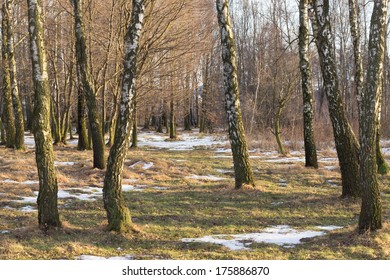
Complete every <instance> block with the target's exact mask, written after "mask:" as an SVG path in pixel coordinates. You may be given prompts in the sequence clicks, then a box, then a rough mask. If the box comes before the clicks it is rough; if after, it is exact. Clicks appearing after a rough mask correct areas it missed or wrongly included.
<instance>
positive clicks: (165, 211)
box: [0, 147, 390, 259]
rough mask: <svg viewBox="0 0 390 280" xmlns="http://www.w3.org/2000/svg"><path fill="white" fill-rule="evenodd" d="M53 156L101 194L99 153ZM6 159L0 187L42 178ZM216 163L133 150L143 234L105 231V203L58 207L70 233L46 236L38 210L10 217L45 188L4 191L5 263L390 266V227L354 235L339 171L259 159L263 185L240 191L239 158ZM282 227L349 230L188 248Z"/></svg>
mask: <svg viewBox="0 0 390 280" xmlns="http://www.w3.org/2000/svg"><path fill="white" fill-rule="evenodd" d="M55 149H56V151H55V154H56V160H58V161H71V162H75V163H76V164H75V165H73V166H59V167H57V170H58V174H59V176H58V177H59V185H60V188H64V189H67V188H75V187H83V186H91V185H92V186H101V184H102V182H103V176H104V172H103V171H99V170H95V169H92V167H91V164H92V162H91V160H90V159H91V156H92V152H91V151H85V152H78V151H76V150H75V149H74V148H71V147H56V148H55ZM0 153H1V154H2V158H1V159H0V161H1V162H0V181H1V180H4V179H7V178H8V179H13V180H16V181H19V182H22V181H25V180H37V175H36V172H35V165H34V154H33V153H32V152H31V150H29V151H27V152H21V153H19V152H14V151H12V150H8V149H4V148H3V147H1V148H0ZM216 155H220V154H217V153H215V151H214V150H212V149H208V150H200V149H196V150H193V151H168V150H148V149H146V148H138V149H136V150H131V151H129V153H128V159H127V160H126V164H125V168H124V178H126V179H137V181H136V182H134V183H129V184H138V185H146V186H147V187H146V188H145V190H144V191H133V192H124V197H125V200H126V202H127V204H128V207H129V209H130V212H131V214H132V219H133V221H134V223H135V224H136V225H137V226H138V228H139V229H140V233H138V234H126V235H120V234H116V233H111V232H107V231H105V224H106V216H105V211H104V209H103V202H102V200H101V199H98V200H96V201H80V200H74V199H73V200H60V203H59V205H60V207H61V208H60V215H61V220H62V221H63V228H62V229H61V230H58V231H52V232H49V233H47V234H44V233H42V232H41V231H40V230H38V228H37V213H36V212H26V213H24V212H21V211H17V210H12V209H4V207H5V206H7V205H9V206H12V207H16V205H15V204H14V203H10V202H9V200H12V199H14V198H15V197H18V196H29V195H30V194H31V193H32V191H34V190H37V186H36V185H32V186H26V185H23V186H22V185H17V184H15V185H12V184H4V183H0V193H4V195H0V220H1V223H0V231H2V230H9V231H10V233H6V234H0V259H75V258H76V257H77V256H79V255H82V254H90V255H99V256H121V255H126V254H129V255H133V256H134V258H135V259H390V250H389V248H390V226H389V223H385V224H384V228H383V230H381V231H379V232H377V233H373V234H368V235H358V234H357V233H356V225H357V221H358V214H359V211H360V201H359V200H355V201H353V200H343V199H340V198H339V196H340V194H341V188H340V177H339V176H340V175H339V172H338V171H328V170H324V169H320V170H314V169H306V168H304V167H303V164H302V163H299V162H297V163H293V164H281V163H269V162H264V160H263V159H261V158H260V159H259V158H254V159H253V160H252V165H253V168H254V170H255V180H256V187H255V188H250V187H246V188H244V189H242V190H236V189H234V180H233V177H232V176H233V175H232V173H224V174H222V173H220V172H218V171H217V169H223V170H232V162H231V159H229V158H215V156H216ZM223 155H225V154H223ZM227 155H228V154H227ZM255 155H260V154H259V153H256V154H255ZM137 161H142V162H153V166H152V167H151V168H150V169H146V170H145V169H143V168H142V164H140V165H137V166H135V167H134V168H130V166H131V165H132V164H133V163H135V162H137ZM190 175H202V176H209V175H212V176H218V177H223V178H225V180H221V181H206V180H197V179H191V178H186V177H188V176H190ZM329 180H330V181H331V182H333V183H334V184H336V185H338V186H334V185H332V184H330V183H329V182H328V181H329ZM380 181H381V186H382V193H383V196H382V201H383V210H384V213H383V214H384V220H385V221H388V220H389V207H390V188H389V176H380ZM154 187H164V188H167V189H166V190H159V189H155V188H154ZM31 205H33V204H31ZM23 206H24V205H23ZM274 225H289V226H292V227H294V228H297V229H314V228H315V227H316V226H327V225H336V226H342V227H343V228H342V229H339V230H335V231H332V232H330V233H329V234H326V235H325V236H321V237H316V238H312V239H308V240H304V242H303V243H302V244H300V245H297V246H295V247H293V248H285V247H281V246H277V245H272V244H263V243H253V244H251V245H250V246H249V247H250V250H243V251H230V250H229V249H228V248H225V247H223V246H220V245H213V244H209V243H184V242H181V239H182V238H194V237H203V236H206V235H213V234H240V233H251V232H259V231H261V230H262V229H264V228H266V227H269V226H274Z"/></svg>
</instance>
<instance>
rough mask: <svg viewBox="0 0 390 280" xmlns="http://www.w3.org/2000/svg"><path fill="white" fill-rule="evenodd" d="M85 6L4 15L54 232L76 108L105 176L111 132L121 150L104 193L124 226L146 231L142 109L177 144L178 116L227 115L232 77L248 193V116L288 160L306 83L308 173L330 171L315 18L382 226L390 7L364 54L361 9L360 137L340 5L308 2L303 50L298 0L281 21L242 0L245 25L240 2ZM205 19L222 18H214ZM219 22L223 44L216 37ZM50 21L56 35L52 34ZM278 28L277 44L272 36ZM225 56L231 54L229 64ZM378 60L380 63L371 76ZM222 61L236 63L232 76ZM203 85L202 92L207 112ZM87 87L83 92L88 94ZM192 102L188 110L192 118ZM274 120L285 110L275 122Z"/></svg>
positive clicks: (376, 15)
mask: <svg viewBox="0 0 390 280" xmlns="http://www.w3.org/2000/svg"><path fill="white" fill-rule="evenodd" d="M83 2H84V1H82V0H72V1H70V2H67V1H58V3H57V4H58V5H59V7H58V6H56V4H54V2H52V1H49V2H48V3H47V5H46V6H43V5H42V2H41V0H28V1H27V7H25V8H24V9H23V4H22V3H15V2H14V1H12V0H5V1H4V4H3V8H2V15H3V16H2V58H3V59H2V61H3V94H2V103H3V106H2V120H3V123H4V133H2V135H4V136H5V142H6V145H7V147H9V148H12V147H15V148H17V149H23V143H24V141H23V135H24V126H25V125H24V123H23V122H24V117H23V110H24V111H25V115H27V122H26V126H27V127H28V128H31V129H32V131H33V133H34V138H35V142H36V160H37V166H38V174H39V181H40V190H39V196H38V219H39V225H40V227H41V228H43V229H48V228H50V227H59V226H60V224H61V223H60V220H59V215H58V210H57V190H58V187H57V180H56V175H55V171H54V170H55V169H54V161H53V147H52V142H53V141H52V138H54V143H55V144H59V143H65V142H66V136H67V134H68V132H70V133H72V118H71V115H72V114H74V113H73V112H72V108H73V109H74V108H75V107H76V106H75V104H77V132H78V134H79V142H78V149H79V150H83V149H87V148H89V147H91V146H92V148H93V167H95V168H100V169H104V168H106V158H105V152H104V151H105V135H106V134H108V135H109V141H108V144H109V146H111V149H110V155H109V157H108V165H107V171H106V176H105V181H104V188H103V193H104V205H105V209H106V212H107V217H108V223H109V228H110V229H111V230H115V231H129V230H132V229H133V225H132V223H131V218H130V213H129V211H128V209H127V207H126V206H125V203H124V201H123V198H122V194H121V174H122V169H123V163H124V159H125V157H126V153H127V149H128V147H129V145H130V138H132V146H133V147H136V146H137V134H136V133H137V121H138V119H139V115H140V112H139V110H138V109H140V108H143V112H142V116H143V117H144V119H145V121H144V126H145V128H147V127H148V126H149V125H150V124H151V123H152V124H154V125H155V126H156V128H157V130H159V131H162V129H163V126H166V131H167V132H169V135H170V137H171V138H175V137H176V123H177V120H176V117H177V115H179V114H178V111H180V112H181V117H182V119H183V123H184V124H185V128H186V129H191V127H192V126H193V125H197V126H199V127H200V131H203V132H206V131H212V130H213V123H215V122H216V119H215V115H216V114H215V109H214V112H213V110H211V108H212V107H214V108H215V106H213V105H214V104H217V103H218V102H217V101H216V100H215V98H213V94H212V93H213V92H214V91H218V90H219V89H220V88H221V83H219V81H220V80H223V87H224V97H225V98H224V104H225V111H226V113H227V120H228V121H227V127H228V133H229V139H230V142H231V147H232V153H233V163H234V171H235V182H236V188H241V187H242V186H243V185H244V184H249V185H254V180H253V173H252V170H251V166H250V163H249V156H248V150H247V141H246V137H245V132H244V129H245V128H244V127H245V125H244V124H245V120H248V119H249V120H250V121H249V125H246V127H247V129H249V131H250V132H252V129H253V128H258V126H259V120H261V122H265V123H269V124H268V125H270V126H271V127H272V132H273V134H274V135H275V137H276V141H277V143H278V147H279V151H280V153H281V154H285V153H286V151H285V149H284V147H283V144H282V141H281V120H282V112H283V109H284V108H285V107H286V104H287V102H288V101H289V100H291V98H292V96H293V93H294V92H296V91H297V89H298V88H299V87H298V85H299V83H298V81H299V78H300V79H301V81H302V83H301V85H302V93H303V106H302V107H303V120H304V122H303V131H304V143H305V152H306V166H310V167H315V168H316V167H318V163H317V156H316V145H315V140H314V132H313V131H314V116H315V113H314V103H313V99H314V91H313V84H314V82H313V81H314V78H313V75H312V71H311V68H312V66H311V65H312V64H311V61H312V60H313V59H312V58H311V57H312V56H313V50H311V47H310V40H309V38H310V37H309V29H310V28H309V20H310V22H311V26H312V30H313V32H312V33H313V38H314V42H315V45H316V47H317V53H318V61H319V72H320V73H321V77H322V80H323V85H322V86H321V91H322V92H323V93H324V95H325V96H326V98H327V102H328V108H329V117H330V121H331V123H332V128H333V133H334V139H335V145H336V150H337V154H338V157H339V163H340V169H341V176H342V186H343V188H342V196H343V197H358V196H362V199H363V203H362V211H361V216H360V217H361V219H360V222H359V229H360V230H361V231H362V232H364V231H366V230H375V229H378V228H380V227H381V206H380V205H381V204H380V195H379V187H378V183H377V179H376V176H377V175H376V171H377V166H379V170H384V169H386V168H385V167H383V166H384V165H383V164H384V163H385V162H384V160H383V159H382V158H381V154H380V149H379V139H380V138H379V135H380V133H379V128H380V111H381V110H380V109H381V99H380V96H381V93H382V91H383V90H382V89H383V88H384V83H383V64H384V54H385V51H384V49H385V33H386V17H387V14H386V13H387V2H386V1H384V0H376V1H374V6H373V14H372V15H373V16H372V19H371V25H370V26H371V29H370V32H369V40H368V45H367V48H363V51H362V49H361V46H362V42H360V40H361V36H360V34H359V32H360V30H362V28H361V26H360V21H359V19H360V10H359V9H358V7H359V5H358V3H356V2H355V1H353V0H350V1H349V7H350V30H351V32H350V33H351V37H352V38H353V44H352V46H353V56H354V61H355V63H354V64H355V71H354V73H355V79H354V82H355V84H356V85H355V86H354V89H355V92H356V93H357V97H358V98H356V99H357V100H358V101H359V102H358V103H357V104H358V105H359V107H358V108H359V110H358V111H359V118H360V123H359V124H360V126H359V127H360V133H359V141H358V139H357V137H355V134H354V131H353V129H352V125H351V124H350V122H349V120H348V114H347V112H348V110H347V109H346V102H345V100H346V99H345V97H346V93H343V91H342V90H341V87H340V84H341V82H342V81H343V80H341V82H340V73H341V72H340V66H339V65H338V63H337V55H336V52H335V49H336V47H335V46H336V45H338V44H339V43H340V42H341V41H340V42H335V40H334V32H333V30H332V25H333V23H334V22H335V19H333V18H332V8H333V9H334V6H333V7H332V6H331V5H330V1H329V0H326V1H325V0H321V1H320V0H314V1H309V0H300V2H299V15H300V16H299V25H300V26H299V36H297V37H298V41H299V44H298V52H297V51H296V48H295V47H293V41H294V39H293V38H294V35H293V31H292V30H293V23H294V21H293V20H292V18H291V16H290V15H289V13H288V8H287V2H286V1H279V0H272V1H271V5H270V8H269V9H268V11H269V12H270V13H269V14H267V15H264V14H261V13H260V11H261V10H260V9H259V6H258V5H259V4H256V2H255V1H249V0H248V1H242V5H241V6H240V5H239V6H240V7H241V8H242V13H241V14H240V13H238V14H235V15H234V16H233V22H234V23H237V25H235V29H234V28H233V25H232V21H231V18H230V14H229V4H228V1H227V0H216V3H214V1H208V0H204V1H194V2H193V1H182V0H170V1H168V2H167V1H159V0H133V1H132V5H131V6H130V7H129V5H127V4H128V3H127V1H124V0H112V2H111V3H108V2H104V1H89V2H88V1H87V2H86V4H87V8H85V6H84V5H83V4H85V3H83ZM215 4H216V10H217V16H215V15H213V14H214V12H213V11H214V8H212V6H214V5H215ZM107 5H108V6H109V7H110V9H105V10H104V11H105V13H108V15H106V17H103V16H102V14H103V12H102V11H103V10H102V9H104V7H106V6H107ZM119 7H122V9H120V8H119ZM123 7H124V8H123ZM23 10H25V11H27V12H28V20H25V19H24V18H23ZM130 11H131V12H130ZM44 14H46V15H47V16H46V17H44V16H43V15H44ZM100 16H102V17H101V18H100ZM267 17H269V19H268V20H267V22H265V21H264V20H263V18H267ZM15 18H16V20H15ZM45 18H46V19H45ZM103 18H105V19H107V18H108V24H103V25H99V28H100V27H102V29H103V30H100V29H99V28H97V26H96V24H97V22H99V20H101V21H102V22H104V20H103ZM205 18H207V19H212V20H210V21H205V20H204V19H205ZM92 19H94V20H92ZM17 21H19V22H18V25H17V26H18V28H21V27H23V26H26V27H28V28H27V30H28V31H29V40H28V42H29V49H30V55H29V56H30V57H31V61H32V72H31V71H30V72H29V71H27V70H25V69H23V66H24V65H23V64H21V65H20V66H21V68H22V69H18V70H17V69H16V65H17V64H16V60H17V57H16V55H15V45H17V46H18V48H19V50H20V51H19V52H18V53H19V55H20V56H21V57H22V58H23V57H24V58H25V57H26V56H27V54H26V53H27V52H26V46H25V44H26V40H25V37H24V36H23V32H22V31H20V30H19V32H14V30H13V27H14V26H16V25H15V23H16V22H17ZM49 23H50V24H49ZM105 23H106V22H105ZM217 23H218V26H219V31H220V32H219V33H220V34H219V36H218V35H217V33H216V32H214V31H215V30H217V27H216V24H217ZM44 24H46V25H45V26H49V27H46V28H44V27H43V25H44ZM103 26H104V28H103ZM126 26H127V27H126ZM194 27H197V29H194ZM141 33H142V36H141ZM265 34H266V35H268V37H267V40H264V35H265ZM235 35H236V38H237V39H236V40H235ZM218 37H220V43H218ZM248 39H252V40H248ZM123 42H124V43H123ZM236 42H237V43H236ZM95 44H97V47H96V46H95ZM340 44H341V43H340ZM46 46H47V47H46ZM340 46H341V45H340ZM236 47H237V48H236ZM263 47H264V48H263ZM340 48H341V47H340ZM341 49H342V48H341ZM263 50H266V51H263ZM217 52H220V53H221V54H222V55H221V56H216V55H215V54H216V53H217ZM298 53H299V56H298ZM252 55H253V56H252ZM215 57H219V58H217V59H216V58H215ZM363 57H365V60H363ZM253 58H254V59H253ZM298 61H299V62H300V63H299V65H300V67H299V68H298V67H297V64H298ZM364 61H365V62H366V65H367V67H366V68H367V70H366V73H367V74H366V75H365V77H364V75H363V73H364V71H363V69H364V67H363V64H364V63H363V62H364ZM194 62H195V63H194ZM96 65H98V66H96ZM220 65H223V71H221V70H220V68H221V67H220ZM344 66H345V65H344ZM299 69H300V72H301V75H299ZM18 73H20V74H19V76H22V75H26V76H28V75H29V73H32V77H33V79H32V83H31V82H28V81H27V79H22V80H19V81H18V80H17V76H18V75H17V74H18ZM222 74H223V75H222ZM30 75H31V74H30ZM49 76H50V77H53V79H50V78H49ZM317 80H318V79H317ZM317 83H318V81H317ZM199 84H202V87H201V92H202V95H201V99H202V101H201V104H200V101H199V97H200V96H199V94H198V92H199ZM18 85H20V87H21V88H23V89H24V90H25V91H28V89H29V88H31V89H33V92H34V98H31V96H29V95H28V94H26V95H25V96H24V98H22V99H21V98H20V96H19V90H18ZM349 87H352V86H351V84H349ZM74 89H77V90H76V91H77V96H75V94H74V92H75V90H74ZM240 91H241V92H243V93H244V94H243V97H244V100H246V101H247V102H245V103H244V109H245V110H244V112H246V114H244V117H243V116H242V113H241V107H242V106H241V103H240V94H239V93H240ZM268 92H269V93H271V94H270V95H269V96H271V99H270V100H271V101H270V102H268V100H269V99H268V95H267V94H265V93H268ZM156 96H158V98H156ZM76 97H77V98H76ZM99 97H100V100H99ZM148 97H152V98H153V101H151V100H150V99H149V98H148ZM351 99H352V98H351ZM248 100H249V101H251V102H248ZM156 101H157V102H156ZM260 101H261V102H260ZM23 103H24V104H25V106H24V107H23V106H22V104H23ZM74 103H75V104H74ZM139 104H142V105H143V106H140V105H139ZM178 104H181V105H180V110H178V108H179V106H178ZM248 106H249V107H248ZM32 108H33V110H32ZM267 108H268V109H267ZM86 112H87V116H88V118H87V119H86V118H85V115H86ZM268 112H272V113H271V115H270V117H269V118H268V117H267V116H268ZM260 113H262V114H260ZM213 114H214V115H213ZM259 116H262V118H261V119H260V118H259ZM91 142H92V143H91ZM91 144H92V145H91Z"/></svg>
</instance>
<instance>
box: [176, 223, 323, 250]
mask: <svg viewBox="0 0 390 280" xmlns="http://www.w3.org/2000/svg"><path fill="white" fill-rule="evenodd" d="M325 234H326V233H325V232H324V231H313V230H307V231H298V230H295V229H293V228H291V227H290V226H287V225H279V226H274V227H269V228H265V229H264V230H263V232H259V233H245V234H233V235H227V234H218V235H212V236H205V237H201V238H183V239H182V242H206V243H213V244H219V245H223V246H225V247H227V248H229V249H230V250H248V249H249V248H248V247H247V246H248V245H249V244H250V243H248V241H251V242H255V243H267V244H276V245H279V246H283V247H287V248H291V247H293V246H295V245H297V244H301V243H302V242H301V240H302V239H303V238H312V237H316V236H322V235H325Z"/></svg>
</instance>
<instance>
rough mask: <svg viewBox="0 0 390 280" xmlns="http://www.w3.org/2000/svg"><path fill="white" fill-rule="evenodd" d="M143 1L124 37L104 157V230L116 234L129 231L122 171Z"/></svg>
mask: <svg viewBox="0 0 390 280" xmlns="http://www.w3.org/2000/svg"><path fill="white" fill-rule="evenodd" d="M143 18H144V1H143V0H133V9H132V13H131V22H130V26H129V28H128V30H127V32H126V36H125V50H126V52H125V58H124V63H123V66H124V74H123V80H122V89H121V99H120V108H119V115H118V120H117V128H116V132H115V139H114V143H113V146H112V148H111V150H110V155H109V157H108V165H107V172H106V176H105V178H104V187H103V200H104V208H105V210H106V212H107V219H108V229H109V230H113V231H117V232H127V231H131V230H133V229H134V228H133V224H132V221H131V216H130V211H129V209H128V208H127V207H126V204H125V202H124V200H123V196H122V170H123V164H124V161H125V158H126V154H127V151H128V147H129V142H130V135H131V130H132V128H133V124H132V121H133V110H134V96H135V89H136V85H135V82H136V71H137V52H138V47H139V37H140V35H141V29H142V26H143Z"/></svg>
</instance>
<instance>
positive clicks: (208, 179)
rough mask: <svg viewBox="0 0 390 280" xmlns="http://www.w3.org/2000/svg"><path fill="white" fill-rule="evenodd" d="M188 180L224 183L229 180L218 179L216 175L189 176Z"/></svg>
mask: <svg viewBox="0 0 390 280" xmlns="http://www.w3.org/2000/svg"><path fill="white" fill-rule="evenodd" d="M186 178H188V179H196V180H203V181H222V180H226V179H227V178H221V177H217V176H214V175H207V176H206V175H204V176H202V175H191V176H187V177H186Z"/></svg>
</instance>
